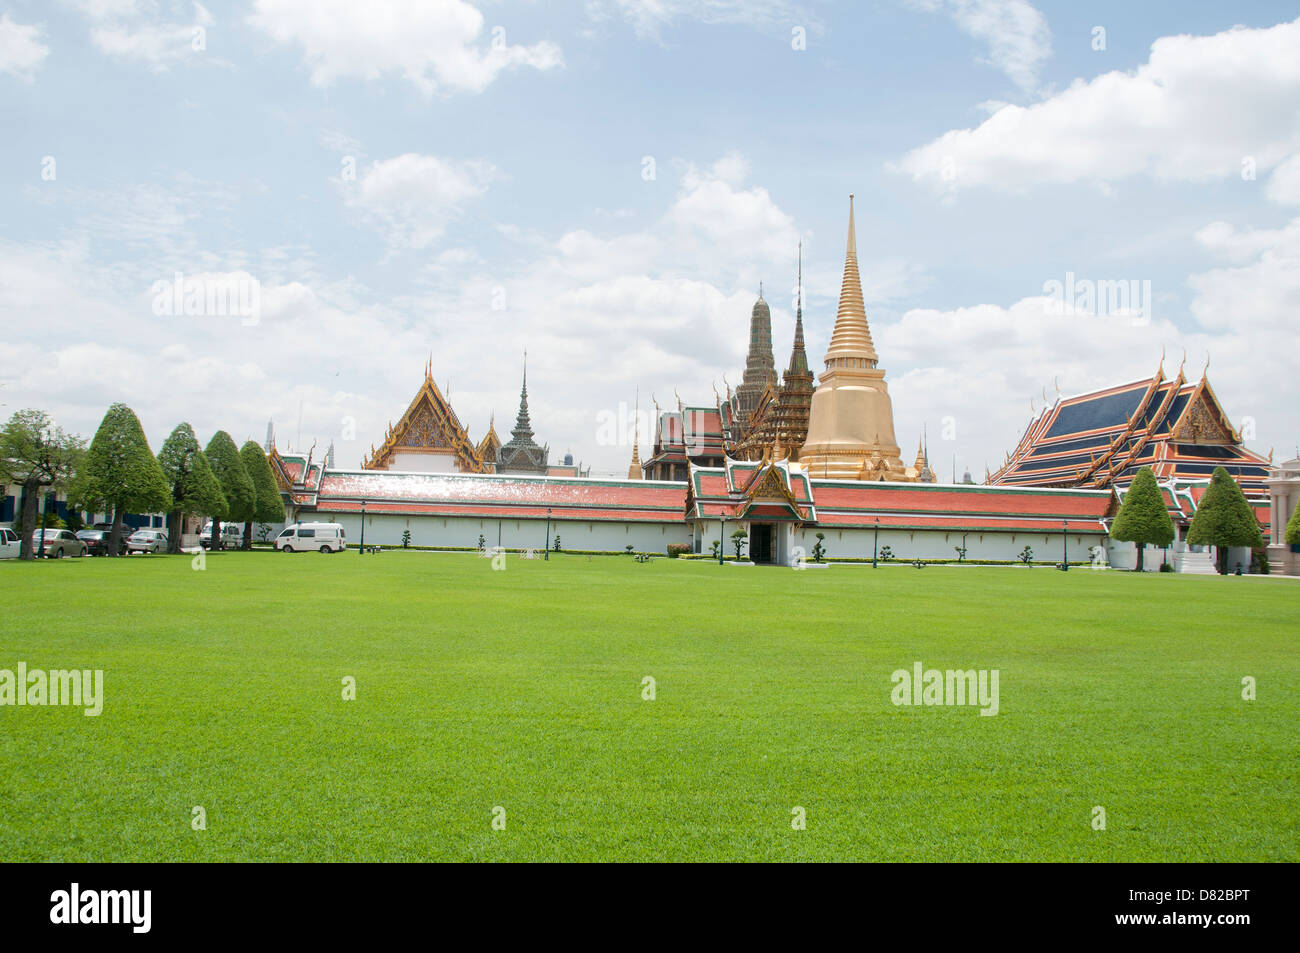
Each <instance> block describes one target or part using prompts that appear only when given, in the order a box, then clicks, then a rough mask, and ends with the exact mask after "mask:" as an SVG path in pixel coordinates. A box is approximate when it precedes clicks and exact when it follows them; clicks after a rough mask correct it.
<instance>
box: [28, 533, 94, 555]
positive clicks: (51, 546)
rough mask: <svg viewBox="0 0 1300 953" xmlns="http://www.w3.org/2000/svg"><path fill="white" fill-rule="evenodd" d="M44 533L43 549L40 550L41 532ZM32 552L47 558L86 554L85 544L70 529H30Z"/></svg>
mask: <svg viewBox="0 0 1300 953" xmlns="http://www.w3.org/2000/svg"><path fill="white" fill-rule="evenodd" d="M42 533H44V534H45V536H44V540H45V549H44V552H42V551H41V539H42V536H41V534H42ZM32 552H34V553H36V555H38V556H44V557H45V558H47V559H62V558H63V557H64V556H84V555H86V544H85V543H83V542H82V541H81V540H79V539H77V537H76V535H75V534H74V533H73V532H72V531H71V530H66V529H44V530H40V529H37V530H33V531H32Z"/></svg>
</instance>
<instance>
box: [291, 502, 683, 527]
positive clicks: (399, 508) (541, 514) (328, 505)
mask: <svg viewBox="0 0 1300 953" xmlns="http://www.w3.org/2000/svg"><path fill="white" fill-rule="evenodd" d="M316 509H317V510H320V511H322V512H328V513H360V512H361V504H360V502H359V501H356V500H321V501H320V502H319V503H317V505H316ZM547 509H548V507H545V506H521V505H512V506H505V505H499V504H498V505H491V504H489V505H485V506H483V505H473V504H462V503H447V502H442V503H394V502H391V501H388V500H379V501H375V502H371V501H369V500H367V501H366V513H367V514H379V513H390V514H396V515H402V514H409V515H412V516H416V515H419V516H462V517H476V516H477V517H484V518H491V519H532V518H536V519H545V518H546V516H547ZM549 509H550V517H551V519H557V520H558V519H569V520H590V521H592V522H599V521H600V520H617V521H620V522H633V523H635V522H644V523H664V522H674V521H676V520H680V519H681V514H680V513H665V512H664V511H663V510H640V509H631V508H626V507H624V508H604V509H592V508H583V507H576V506H563V505H557V506H552V507H549Z"/></svg>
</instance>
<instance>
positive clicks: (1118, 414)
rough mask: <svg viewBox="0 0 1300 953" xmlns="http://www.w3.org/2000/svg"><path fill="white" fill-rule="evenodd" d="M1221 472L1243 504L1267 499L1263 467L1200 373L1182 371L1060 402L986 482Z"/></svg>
mask: <svg viewBox="0 0 1300 953" xmlns="http://www.w3.org/2000/svg"><path fill="white" fill-rule="evenodd" d="M1218 466H1222V467H1224V468H1225V469H1226V470H1227V471H1228V472H1229V473H1230V474H1231V475H1232V476H1233V477H1234V478H1235V479H1236V480H1237V482H1238V483H1239V484H1240V485H1241V488H1242V490H1243V492H1245V493H1246V495H1247V496H1248V497H1252V496H1253V497H1263V496H1266V495H1267V488H1266V487H1265V485H1264V480H1265V479H1267V476H1268V461H1267V460H1266V459H1265V458H1263V457H1261V456H1259V455H1258V454H1256V453H1254V452H1252V451H1250V450H1248V449H1246V447H1245V445H1244V444H1243V443H1242V439H1241V434H1240V433H1239V432H1238V431H1237V430H1236V429H1235V428H1233V426H1232V423H1231V422H1230V421H1229V419H1228V416H1227V414H1226V413H1225V412H1224V410H1223V407H1222V405H1221V404H1220V403H1219V401H1218V398H1217V397H1215V395H1214V390H1213V388H1211V387H1210V383H1209V380H1208V379H1207V378H1206V376H1205V375H1204V373H1202V375H1201V379H1200V380H1199V381H1197V382H1195V383H1193V382H1191V381H1188V380H1187V379H1186V377H1184V375H1183V371H1182V368H1181V367H1180V368H1179V369H1178V372H1177V373H1176V374H1175V375H1174V376H1173V377H1166V376H1165V373H1164V368H1163V366H1161V367H1159V368H1157V370H1156V373H1155V374H1154V375H1152V376H1151V377H1148V378H1143V379H1141V380H1136V381H1131V382H1129V383H1127V384H1119V385H1116V386H1114V387H1108V388H1105V389H1103V390H1098V391H1092V392H1090V393H1086V394H1079V395H1076V396H1074V397H1068V398H1063V399H1062V398H1058V399H1057V401H1056V402H1055V403H1054V404H1052V405H1051V406H1049V407H1047V408H1045V409H1044V410H1042V411H1041V412H1040V413H1039V414H1037V415H1036V416H1035V417H1034V419H1033V420H1031V421H1030V423H1029V426H1028V427H1027V428H1026V430H1025V433H1024V435H1023V436H1022V437H1021V439H1020V443H1019V444H1018V445H1017V446H1016V449H1015V450H1014V451H1013V452H1012V453H1010V454H1008V455H1007V459H1006V461H1005V462H1004V464H1003V465H1002V466H1001V467H1000V468H998V470H997V471H996V472H995V473H993V474H992V475H991V477H990V482H992V483H994V484H999V485H1005V486H1080V487H1086V486H1091V487H1109V486H1116V487H1126V486H1127V485H1128V484H1129V482H1130V481H1131V480H1132V479H1133V476H1134V475H1135V474H1136V473H1137V471H1138V470H1139V469H1141V468H1142V467H1151V469H1152V471H1153V472H1154V473H1155V476H1156V479H1157V480H1158V481H1160V482H1168V481H1171V480H1173V481H1184V482H1188V481H1193V482H1194V481H1197V480H1206V481H1208V480H1209V478H1210V475H1211V474H1212V473H1213V472H1214V469H1215V467H1218Z"/></svg>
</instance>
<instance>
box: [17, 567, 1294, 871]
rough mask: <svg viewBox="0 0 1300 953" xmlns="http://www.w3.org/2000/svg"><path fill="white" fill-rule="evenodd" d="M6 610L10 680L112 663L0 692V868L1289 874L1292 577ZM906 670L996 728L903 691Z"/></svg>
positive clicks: (706, 585)
mask: <svg viewBox="0 0 1300 953" xmlns="http://www.w3.org/2000/svg"><path fill="white" fill-rule="evenodd" d="M0 595H2V596H3V607H4V608H3V614H2V618H0V668H6V669H10V670H13V669H15V668H16V666H17V663H18V662H19V661H23V662H26V663H27V665H28V667H29V668H42V669H55V668H79V669H84V668H90V669H96V668H98V669H103V670H104V673H105V675H104V679H105V686H104V693H105V701H104V710H103V713H102V715H100V716H99V717H85V716H84V715H83V714H82V712H81V710H80V709H76V708H54V707H45V708H34V707H23V708H15V707H0V765H3V770H2V771H0V857H3V859H4V860H8V861H48V860H65V861H92V860H110V861H123V860H185V861H217V860H355V859H375V860H512V861H525V860H844V859H853V860H905V861H934V860H967V861H985V860H999V861H1011V860H1038V861H1119V860H1126V861H1131V860H1137V861H1173V860H1188V861H1191V860H1196V861H1252V860H1269V861H1295V860H1297V859H1300V785H1297V775H1298V774H1300V652H1298V651H1297V648H1298V646H1297V635H1298V634H1300V583H1296V582H1294V581H1288V580H1278V579H1274V580H1268V579H1243V578H1236V577H1226V578H1217V577H1212V578H1211V577H1179V576H1170V575H1152V574H1148V575H1144V576H1138V575H1136V574H1131V573H1119V572H1091V571H1088V570H1074V571H1071V572H1070V573H1068V574H1066V573H1060V572H1056V571H1053V570H1052V569H1050V568H1046V567H1042V568H1037V569H1033V570H1026V569H1023V568H1016V569H999V568H973V567H972V568H941V567H931V568H927V569H924V570H920V571H918V570H915V569H913V568H911V567H905V566H891V567H888V568H882V569H880V570H876V571H873V570H871V569H870V568H869V567H867V568H862V567H856V566H834V567H832V568H831V569H829V570H810V571H805V572H795V571H792V570H789V569H780V568H768V567H755V568H740V567H731V566H728V567H719V566H717V565H716V564H711V563H708V562H687V561H680V560H667V559H660V560H656V561H654V562H652V563H649V564H645V565H641V564H637V563H634V562H633V561H632V560H630V559H626V558H620V557H598V558H594V559H588V558H586V557H583V556H565V555H557V556H555V557H553V558H552V559H551V561H550V562H542V561H537V562H526V561H521V560H519V559H516V558H514V557H513V556H512V557H510V558H509V559H508V562H507V568H506V569H505V571H501V572H494V571H492V569H491V564H490V562H489V561H488V560H483V559H478V558H475V557H473V556H471V555H462V554H457V555H439V554H427V553H414V552H412V553H402V552H389V553H384V554H381V555H378V556H366V557H361V556H359V555H358V554H357V553H356V552H355V551H351V552H348V553H345V554H342V555H335V556H322V555H320V554H316V553H312V554H302V555H294V556H286V555H281V554H271V553H247V554H246V553H218V554H213V555H210V556H208V558H207V564H206V569H205V570H204V571H203V572H196V571H193V570H192V569H191V561H190V558H189V557H187V556H183V557H161V556H160V557H132V558H130V559H129V560H128V559H121V560H109V559H82V560H62V561H60V562H42V563H40V564H26V565H20V564H17V563H16V561H13V562H9V563H7V564H0ZM916 661H921V662H923V663H924V664H925V666H926V667H927V668H929V667H935V668H941V669H947V668H960V669H971V668H974V669H995V668H996V669H998V670H999V672H1000V712H999V714H997V715H996V716H995V717H986V716H980V715H979V713H978V709H977V708H974V707H964V708H963V707H910V708H905V707H895V706H894V705H893V704H892V703H891V701H890V692H891V689H892V683H891V681H890V674H891V673H892V672H893V671H894V670H895V669H899V668H907V669H910V668H911V666H912V664H913V663H914V662H916ZM345 676H352V677H354V678H355V679H356V687H357V697H356V700H355V701H344V700H343V699H342V679H343V678H344V677H345ZM646 676H651V677H653V678H654V679H655V680H656V698H655V700H653V701H646V700H643V698H642V684H643V683H642V680H643V679H644V678H645V677H646ZM1243 676H1252V677H1254V678H1255V679H1256V680H1257V686H1258V688H1257V691H1258V697H1257V698H1256V700H1254V701H1244V700H1243V699H1242V678H1243ZM196 805H200V806H202V807H203V808H204V810H205V811H206V816H207V828H206V830H203V831H195V830H192V829H191V816H192V809H193V807H194V806H196ZM1094 806H1102V807H1104V808H1105V811H1106V830H1104V831H1096V830H1094V829H1093V827H1092V817H1093V808H1094ZM795 807H802V808H804V809H805V811H806V817H807V828H806V829H805V830H795V829H793V828H792V824H791V820H792V809H793V808H795ZM495 808H502V809H504V817H505V829H504V830H494V829H493V827H492V820H493V816H494V809H495ZM499 814H500V812H498V816H499Z"/></svg>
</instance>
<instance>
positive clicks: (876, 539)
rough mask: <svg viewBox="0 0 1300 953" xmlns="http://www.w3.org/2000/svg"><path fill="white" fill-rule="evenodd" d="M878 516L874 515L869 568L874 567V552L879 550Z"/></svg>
mask: <svg viewBox="0 0 1300 953" xmlns="http://www.w3.org/2000/svg"><path fill="white" fill-rule="evenodd" d="M879 544H880V517H879V516H877V517H876V534H875V536H873V537H872V539H871V568H872V569H875V568H876V554H877V553H879V552H880V545H879Z"/></svg>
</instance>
